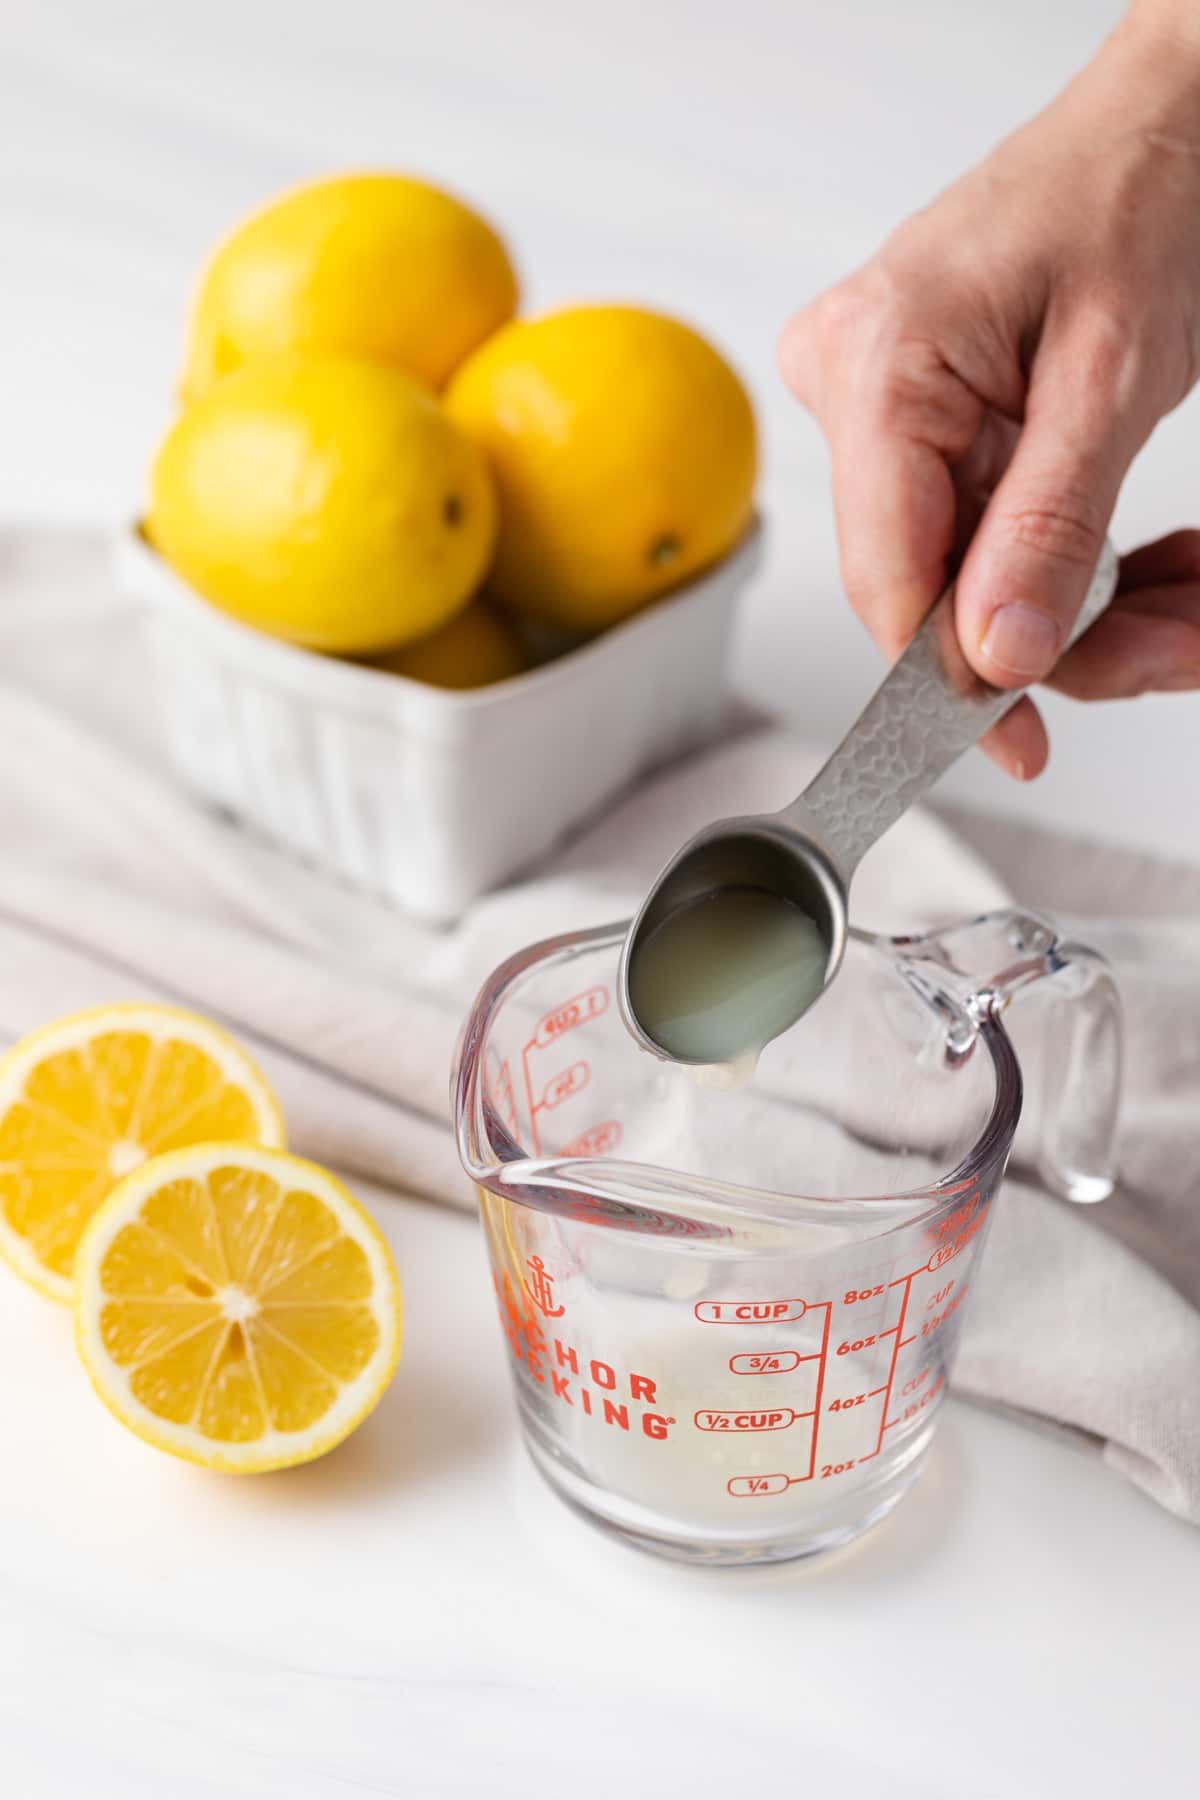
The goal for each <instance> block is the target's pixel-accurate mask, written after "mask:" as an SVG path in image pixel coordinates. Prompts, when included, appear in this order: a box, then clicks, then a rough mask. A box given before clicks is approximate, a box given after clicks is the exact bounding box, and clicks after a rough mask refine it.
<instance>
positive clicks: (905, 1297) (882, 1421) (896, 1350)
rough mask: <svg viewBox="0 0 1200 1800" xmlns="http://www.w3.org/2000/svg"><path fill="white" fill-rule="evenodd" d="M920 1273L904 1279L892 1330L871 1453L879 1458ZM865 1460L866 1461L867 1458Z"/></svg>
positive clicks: (915, 1271)
mask: <svg viewBox="0 0 1200 1800" xmlns="http://www.w3.org/2000/svg"><path fill="white" fill-rule="evenodd" d="M919 1273H920V1271H919V1270H917V1269H914V1271H913V1273H912V1275H906V1276H905V1277H904V1292H903V1294H902V1295H901V1297H900V1317H899V1318H898V1319H897V1320H896V1323H895V1325H894V1326H893V1327H892V1330H893V1331H894V1333H895V1336H894V1338H893V1340H892V1360H891V1363H890V1364H889V1366H888V1372H887V1380H886V1381H885V1382H884V1384H883V1385H884V1390H885V1393H886V1396H887V1397H886V1399H885V1400H884V1403H883V1406H882V1407H881V1409H880V1415H879V1437H878V1439H877V1440H876V1443H875V1448H874V1450H873V1451H872V1452H871V1454H872V1455H873V1456H878V1455H879V1452H880V1451H881V1450H882V1448H883V1434H884V1432H885V1431H886V1430H887V1409H888V1401H889V1400H890V1399H891V1397H892V1383H893V1382H894V1381H895V1379H896V1359H897V1357H898V1356H899V1355H900V1340H901V1339H902V1338H903V1336H904V1320H905V1316H906V1315H907V1313H908V1303H909V1300H910V1299H911V1298H912V1284H913V1280H914V1277H915V1276H916V1275H918V1274H919ZM895 1285H896V1284H895V1282H891V1283H889V1286H892V1287H894V1286H895ZM863 1460H865V1458H864V1459H863Z"/></svg>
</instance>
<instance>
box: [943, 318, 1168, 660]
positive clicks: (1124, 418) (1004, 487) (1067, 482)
mask: <svg viewBox="0 0 1200 1800" xmlns="http://www.w3.org/2000/svg"><path fill="white" fill-rule="evenodd" d="M1068 352H1070V353H1068ZM1108 354H1109V353H1108V352H1106V353H1104V354H1102V355H1099V356H1098V357H1093V358H1091V359H1090V363H1089V358H1088V357H1086V356H1085V355H1084V354H1083V353H1082V350H1081V348H1080V347H1079V346H1078V345H1076V346H1074V348H1073V349H1072V348H1071V347H1070V346H1067V345H1064V346H1062V348H1061V349H1060V350H1059V351H1058V352H1057V353H1055V351H1054V349H1053V348H1052V347H1047V348H1046V350H1045V351H1044V354H1043V356H1042V357H1041V358H1040V359H1039V362H1038V364H1037V365H1035V372H1034V378H1033V382H1032V386H1031V388H1030V395H1029V403H1028V406H1027V409H1026V417H1025V426H1024V430H1023V431H1022V433H1021V436H1020V439H1019V441H1018V443H1017V446H1016V449H1015V452H1014V454H1013V458H1012V461H1011V463H1010V464H1009V466H1008V469H1007V471H1006V472H1005V474H1004V475H1003V476H1002V478H1001V480H1000V483H999V485H998V487H997V489H996V492H995V493H994V495H993V496H992V499H991V502H990V503H989V505H988V507H987V510H986V512H985V513H984V516H983V520H982V523H981V524H980V527H979V530H978V532H977V533H976V535H975V538H974V539H973V541H972V543H971V546H970V548H969V550H968V551H967V554H966V557H965V559H964V562H963V567H962V570H961V572H960V574H959V579H958V600H957V607H958V628H959V637H960V640H961V642H962V646H963V651H964V654H965V655H966V656H967V658H968V660H969V661H970V662H971V664H972V666H973V667H974V668H975V669H977V670H978V672H979V673H980V674H981V675H982V676H983V677H984V679H985V680H987V681H990V682H992V683H993V684H994V685H995V686H997V687H1024V686H1026V685H1028V684H1029V683H1030V682H1033V681H1040V680H1043V679H1044V678H1045V677H1046V676H1048V675H1049V674H1050V672H1051V670H1052V669H1053V668H1054V665H1055V663H1056V662H1057V661H1058V658H1059V656H1060V654H1061V652H1062V649H1063V645H1064V644H1065V643H1066V640H1067V637H1068V635H1069V633H1070V630H1071V627H1072V625H1073V624H1074V622H1075V618H1076V616H1077V614H1078V612H1079V608H1080V606H1081V605H1082V603H1083V598H1084V595H1085V594H1086V592H1087V588H1088V584H1089V582H1090V580H1091V576H1092V572H1093V570H1094V568H1095V565H1096V561H1097V559H1098V557H1099V555H1100V551H1101V547H1102V545H1103V541H1104V533H1105V531H1106V529H1107V527H1108V521H1109V519H1110V517H1111V515H1112V510H1113V507H1114V506H1115V504H1116V499H1117V494H1118V492H1119V490H1120V486H1121V482H1122V481H1123V479H1124V477H1125V474H1126V471H1127V470H1128V468H1129V464H1130V463H1131V461H1132V460H1133V457H1134V455H1135V454H1136V452H1137V450H1138V449H1139V448H1140V446H1141V444H1142V442H1143V441H1144V439H1145V437H1146V436H1147V435H1148V432H1149V428H1150V423H1152V420H1151V421H1149V422H1147V421H1145V420H1144V419H1143V417H1142V414H1141V410H1140V408H1139V407H1138V406H1136V405H1133V404H1130V403H1128V402H1127V400H1126V398H1125V395H1126V393H1127V392H1128V390H1129V386H1130V383H1129V380H1128V379H1127V376H1126V373H1125V371H1124V370H1123V369H1120V368H1117V367H1116V366H1115V365H1114V366H1113V367H1111V368H1110V367H1109V363H1108V362H1107V361H1106V360H1105V356H1106V355H1108ZM1110 360H1111V358H1110Z"/></svg>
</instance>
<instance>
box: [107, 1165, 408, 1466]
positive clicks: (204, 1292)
mask: <svg viewBox="0 0 1200 1800" xmlns="http://www.w3.org/2000/svg"><path fill="white" fill-rule="evenodd" d="M400 1316H401V1306H400V1284H399V1281H398V1279H397V1276H396V1268H395V1264H394V1263H393V1261H392V1255H391V1252H390V1250H389V1249H388V1247H387V1244H386V1242H385V1241H384V1238H383V1237H382V1235H381V1233H380V1232H379V1229H378V1227H377V1226H376V1225H375V1224H374V1223H373V1222H372V1221H371V1219H370V1218H369V1217H368V1216H367V1214H366V1213H365V1212H364V1211H363V1209H362V1207H361V1206H359V1204H358V1202H357V1201H356V1200H354V1199H353V1198H352V1196H351V1195H350V1194H349V1193H348V1192H347V1191H346V1189H345V1188H344V1187H343V1186H342V1184H341V1182H339V1181H335V1180H334V1178H333V1176H332V1175H330V1174H328V1173H327V1172H326V1171H325V1170H324V1169H319V1168H317V1167H316V1166H315V1165H314V1164H313V1163H308V1162H302V1161H301V1160H300V1159H299V1157H295V1156H286V1155H284V1154H283V1152H281V1151H279V1150H256V1149H253V1148H251V1147H248V1146H246V1145H244V1144H204V1145H200V1146H197V1147H196V1148H193V1149H190V1150H178V1151H175V1152H174V1153H173V1154H172V1155H170V1156H160V1157H156V1158H155V1159H154V1161H153V1162H148V1163H146V1164H145V1166H144V1167H143V1168H141V1169H139V1170H138V1171H137V1173H136V1174H133V1175H130V1176H129V1177H127V1179H126V1180H125V1181H123V1182H122V1183H121V1184H120V1186H119V1187H117V1188H115V1189H114V1191H113V1193H112V1194H111V1195H110V1196H109V1198H108V1200H107V1201H106V1202H105V1204H104V1206H103V1207H102V1208H101V1210H100V1211H99V1212H98V1213H97V1214H96V1216H95V1218H94V1219H93V1220H92V1222H91V1224H90V1225H89V1226H88V1229H87V1231H86V1233H85V1234H84V1237H83V1241H82V1242H81V1244H80V1246H79V1256H78V1263H77V1269H76V1281H75V1342H76V1344H77V1346H78V1349H79V1354H80V1356H81V1357H82V1359H83V1363H84V1367H85V1368H86V1369H87V1372H88V1374H89V1376H90V1377H91V1380H92V1384H93V1386H94V1387H95V1389H96V1392H97V1393H98V1394H99V1396H100V1398H101V1399H102V1400H103V1401H104V1404H105V1405H106V1406H107V1407H108V1408H109V1409H110V1411H112V1412H113V1413H115V1414H116V1416H117V1418H118V1419H120V1420H121V1422H122V1424H124V1425H128V1427H129V1428H130V1430H131V1431H134V1432H136V1433H137V1435H138V1436H139V1437H141V1438H144V1439H145V1440H146V1442H147V1443H150V1444H154V1445H155V1446H156V1447H157V1448H158V1449H160V1450H167V1451H169V1452H170V1453H171V1454H172V1455H173V1456H182V1457H184V1458H185V1459H186V1460H188V1461H189V1462H197V1463H203V1464H204V1466H205V1467H206V1468H209V1469H223V1470H226V1471H229V1472H231V1473H239V1474H251V1473H258V1472H260V1471H262V1470H265V1469H281V1468H286V1467H287V1466H289V1465H290V1464H292V1463H301V1462H310V1461H311V1460H312V1458H313V1457H314V1456H321V1455H323V1454H324V1452H325V1451H326V1450H331V1449H332V1448H333V1446H334V1445H335V1444H338V1443H340V1442H341V1441H342V1439H343V1438H345V1437H347V1436H348V1435H349V1433H350V1432H351V1431H353V1430H354V1428H355V1426H356V1425H358V1424H359V1423H360V1422H361V1421H362V1420H363V1419H364V1418H365V1417H366V1415H367V1414H368V1413H369V1412H370V1411H371V1409H372V1407H373V1406H374V1405H375V1404H376V1402H377V1401H378V1400H379V1398H380V1396H381V1395H382V1394H383V1392H384V1390H385V1388H386V1387H387V1385H388V1383H389V1381H390V1380H391V1378H392V1375H393V1373H394V1371H395V1368H396V1362H397V1360H398V1358H399V1355H400Z"/></svg>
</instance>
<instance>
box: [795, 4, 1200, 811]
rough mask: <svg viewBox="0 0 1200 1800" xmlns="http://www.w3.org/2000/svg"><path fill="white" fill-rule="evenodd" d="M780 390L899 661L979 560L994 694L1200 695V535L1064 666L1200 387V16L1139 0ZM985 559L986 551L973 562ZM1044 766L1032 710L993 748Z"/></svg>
mask: <svg viewBox="0 0 1200 1800" xmlns="http://www.w3.org/2000/svg"><path fill="white" fill-rule="evenodd" d="M780 361H781V364H782V367H783V371H784V374H785V377H786V379H787V381H788V383H789V385H790V386H791V388H792V390H793V391H794V393H795V394H796V395H797V397H798V398H799V399H800V400H801V401H803V402H804V404H805V405H806V406H808V407H809V408H810V409H811V410H812V411H813V412H814V413H815V415H816V417H817V419H818V421H819V423H820V425H821V427H822V430H823V431H824V434H825V436H826V439H827V441H828V443H829V446H830V450H831V452H832V459H833V484H834V503H835V510H836V516H837V529H838V538H839V543H840V548H841V560H842V575H843V580H844V583H845V587H846V592H847V594H848V595H849V597H850V601H851V603H852V605H853V606H854V609H855V611H856V612H857V613H858V614H859V616H860V618H861V619H862V620H863V621H864V623H865V624H866V625H867V627H868V629H869V630H870V631H871V633H872V635H873V637H874V638H875V639H876V641H877V643H878V644H879V645H880V647H881V648H882V649H883V650H884V652H885V653H886V654H887V655H888V656H889V657H892V658H894V657H896V656H898V655H899V653H900V651H901V650H902V649H903V648H904V646H905V644H906V643H907V642H908V640H909V639H910V638H911V637H912V635H913V633H914V632H915V631H916V629H917V626H918V625H919V624H920V622H921V620H922V618H923V617H924V615H925V614H926V612H928V610H929V608H930V606H931V605H932V603H933V601H934V600H935V599H936V597H937V595H938V594H939V593H940V592H941V590H942V589H943V587H944V586H945V585H946V581H947V579H948V575H949V572H950V570H951V569H952V568H953V567H954V566H955V563H956V561H957V559H958V558H959V557H962V564H961V569H960V570H959V574H958V581H957V590H956V622H957V627H958V633H959V638H960V641H961V643H962V648H963V652H964V654H965V656H966V657H967V660H968V661H969V662H970V663H971V665H972V666H973V667H974V668H975V669H977V670H978V672H979V673H980V674H981V675H982V676H984V677H985V679H987V680H988V681H990V682H992V683H994V684H995V685H996V686H997V687H1007V688H1014V687H1024V686H1026V685H1028V684H1029V683H1031V682H1034V681H1038V680H1046V679H1047V678H1048V680H1049V685H1050V686H1052V687H1055V688H1057V689H1059V690H1060V691H1061V692H1063V693H1067V694H1071V695H1073V696H1075V697H1076V698H1078V699H1086V700H1100V699H1113V698H1126V697H1129V696H1131V695H1134V694H1140V693H1144V692H1146V691H1149V690H1157V691H1160V692H1166V691H1178V690H1181V689H1188V688H1200V532H1198V531H1183V532H1177V533H1174V534H1173V535H1171V536H1170V537H1167V538H1164V539H1162V540H1161V541H1160V542H1158V543H1155V544H1151V545H1147V546H1146V547H1145V548H1143V549H1141V550H1138V551H1135V552H1134V553H1133V555H1132V556H1129V557H1126V558H1125V561H1124V563H1123V565H1122V575H1121V586H1120V589H1119V592H1118V597H1117V599H1116V600H1115V601H1114V603H1113V604H1112V606H1111V607H1110V608H1109V610H1108V611H1107V612H1106V613H1105V614H1104V616H1103V617H1102V618H1101V619H1100V621H1099V622H1098V623H1097V624H1096V625H1094V626H1093V627H1092V628H1091V630H1090V631H1089V632H1087V633H1086V635H1085V636H1084V637H1083V638H1082V639H1080V641H1079V643H1078V644H1077V645H1075V646H1074V647H1073V648H1072V649H1071V650H1070V651H1069V652H1068V653H1067V654H1066V655H1063V656H1062V657H1061V660H1060V652H1061V651H1062V647H1063V645H1064V643H1065V642H1066V639H1067V637H1068V635H1069V632H1070V629H1071V626H1072V624H1073V623H1074V620H1075V617H1076V615H1077V613H1078V611H1079V608H1080V605H1081V604H1082V601H1083V597H1084V594H1085V592H1086V590H1087V586H1088V581H1089V579H1090V576H1091V573H1092V569H1093V568H1094V566H1095V563H1096V560H1097V558H1098V556H1099V554H1100V549H1101V545H1102V542H1103V538H1104V533H1105V531H1106V529H1107V526H1108V523H1109V520H1110V518H1111V515H1112V511H1113V507H1114V506H1115V504H1116V499H1117V495H1118V492H1119V490H1120V486H1121V483H1122V481H1123V479H1124V477H1125V474H1126V472H1127V470H1128V468H1129V465H1130V463H1131V462H1132V461H1133V458H1134V457H1135V456H1136V454H1137V452H1138V451H1139V450H1140V449H1141V447H1142V445H1143V444H1144V443H1145V442H1146V440H1147V438H1148V437H1149V436H1150V434H1151V432H1152V431H1153V429H1154V427H1155V425H1156V424H1157V423H1158V421H1159V419H1160V418H1162V417H1163V415H1164V414H1165V413H1167V412H1169V411H1170V410H1171V409H1172V408H1173V407H1175V406H1177V405H1178V404H1179V402H1180V401H1181V400H1182V399H1183V397H1184V396H1185V395H1186V394H1187V393H1188V391H1189V390H1190V389H1191V387H1192V386H1193V384H1194V383H1195V381H1196V379H1197V376H1198V375H1200V17H1198V16H1197V12H1196V8H1195V6H1194V0H1141V3H1140V4H1135V5H1134V7H1133V8H1132V10H1131V12H1130V14H1129V15H1128V17H1127V19H1126V20H1125V22H1124V24H1123V25H1122V26H1121V27H1120V28H1119V29H1118V31H1117V32H1116V33H1115V34H1114V35H1113V37H1112V38H1110V39H1109V41H1108V42H1107V43H1106V44H1105V46H1104V47H1103V49H1102V50H1101V51H1100V53H1099V55H1098V56H1097V57H1096V59H1095V61H1094V62H1093V63H1092V64H1090V65H1089V67H1088V68H1087V69H1085V70H1084V71H1083V73H1082V74H1081V75H1079V76H1078V77H1077V78H1076V80H1075V81H1073V82H1072V83H1071V84H1070V86H1069V87H1068V88H1067V89H1065V90H1064V92H1063V93H1062V94H1061V95H1060V96H1059V98H1058V99H1057V100H1055V101H1054V102H1053V104H1052V105H1051V106H1050V107H1049V108H1048V109H1047V110H1046V111H1045V112H1044V113H1042V114H1040V115H1039V116H1038V117H1037V118H1035V119H1034V120H1033V121H1031V123H1030V124H1028V125H1026V126H1025V127H1024V128H1023V129H1022V130H1020V131H1019V132H1017V133H1016V134H1015V136H1013V137H1011V138H1009V139H1007V140H1006V141H1005V142H1004V143H1002V144H1001V145H1000V146H999V148H998V149H996V150H995V151H993V152H992V154H991V155H990V156H989V157H988V158H987V160H986V161H985V162H983V163H982V164H981V165H980V166H979V167H978V168H977V169H975V170H973V171H971V173H969V174H968V175H966V176H965V177H964V178H963V179H962V180H960V181H958V182H956V183H955V185H954V186H953V187H951V188H949V189H948V190H947V191H946V193H944V194H943V195H941V196H940V197H939V198H938V199H937V200H936V201H935V202H934V203H933V205H932V206H930V207H929V208H928V209H926V210H925V211H923V212H920V213H918V214H916V215H915V216H914V217H913V218H911V219H909V220H908V221H907V222H906V223H905V224H904V225H902V226H901V227H900V229H899V230H898V231H897V232H895V233H894V234H893V236H892V237H891V238H889V239H888V241H887V242H886V243H885V244H884V245H883V247H882V249H881V250H880V251H879V252H878V254H877V255H876V256H875V257H874V258H872V260H871V261H870V262H869V263H867V264H866V265H865V266H864V267H863V268H862V269H860V270H858V271H857V272H856V273H855V274H853V275H851V276H850V277H849V278H848V279H847V280H845V281H843V282H841V283H840V284H839V285H838V286H836V287H834V288H832V289H831V290H830V291H829V292H828V293H826V294H824V295H822V296H821V297H820V298H819V299H818V300H816V301H815V302H813V303H812V304H811V305H810V306H808V307H806V308H805V309H804V310H803V311H802V312H801V313H799V314H797V316H796V317H795V318H794V319H793V320H792V321H791V323H790V324H789V325H788V326H787V328H786V330H785V332H784V334H783V337H782V340H781V345H780ZM968 546H969V547H968ZM984 747H985V748H986V749H987V750H988V751H989V753H990V754H991V755H992V756H993V757H994V758H995V760H996V761H997V762H998V763H1000V765H1001V766H1002V767H1004V768H1006V769H1007V770H1008V771H1009V772H1010V773H1012V774H1014V775H1017V776H1019V777H1021V778H1026V779H1027V778H1030V777H1032V776H1034V775H1037V774H1038V773H1040V771H1041V769H1042V768H1043V767H1044V766H1045V763H1046V758H1047V754H1048V742H1047V738H1046V731H1045V727H1044V725H1043V724H1042V721H1041V718H1040V716H1039V714H1038V712H1037V710H1036V708H1035V707H1034V705H1033V703H1032V702H1031V701H1030V700H1028V699H1025V700H1022V701H1021V702H1019V704H1018V705H1017V706H1016V707H1014V709H1013V711H1012V712H1011V713H1009V714H1008V715H1007V717H1006V718H1005V719H1004V720H1003V721H1002V722H1001V723H1000V724H999V725H998V726H997V727H996V728H995V729H994V730H993V731H992V732H991V733H989V735H988V737H987V738H986V739H985V740H984Z"/></svg>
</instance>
